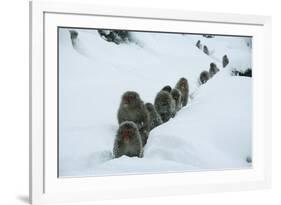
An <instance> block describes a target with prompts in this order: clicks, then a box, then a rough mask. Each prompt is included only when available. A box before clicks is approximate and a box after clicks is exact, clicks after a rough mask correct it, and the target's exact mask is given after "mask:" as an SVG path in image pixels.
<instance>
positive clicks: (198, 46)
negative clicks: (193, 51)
mask: <svg viewBox="0 0 281 205" xmlns="http://www.w3.org/2000/svg"><path fill="white" fill-rule="evenodd" d="M196 47H197V48H199V49H202V44H201V41H200V40H198V41H197V43H196Z"/></svg>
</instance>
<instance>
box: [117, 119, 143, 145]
mask: <svg viewBox="0 0 281 205" xmlns="http://www.w3.org/2000/svg"><path fill="white" fill-rule="evenodd" d="M136 132H138V128H137V125H136V124H135V123H134V122H132V121H124V122H122V123H121V124H120V127H119V130H118V136H119V139H120V140H121V141H122V142H123V143H124V144H129V143H131V142H132V141H133V140H134V136H135V134H136Z"/></svg>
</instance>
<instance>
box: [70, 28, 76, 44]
mask: <svg viewBox="0 0 281 205" xmlns="http://www.w3.org/2000/svg"><path fill="white" fill-rule="evenodd" d="M69 33H70V39H71V43H72V45H73V46H74V45H75V44H76V41H77V37H78V32H77V31H75V30H69Z"/></svg>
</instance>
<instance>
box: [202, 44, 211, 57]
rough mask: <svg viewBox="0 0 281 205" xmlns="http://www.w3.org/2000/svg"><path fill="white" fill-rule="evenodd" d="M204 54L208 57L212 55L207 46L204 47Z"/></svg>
mask: <svg viewBox="0 0 281 205" xmlns="http://www.w3.org/2000/svg"><path fill="white" fill-rule="evenodd" d="M203 52H204V53H205V54H207V55H210V52H209V49H208V47H207V46H206V45H204V46H203Z"/></svg>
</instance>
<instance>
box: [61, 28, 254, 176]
mask: <svg viewBox="0 0 281 205" xmlns="http://www.w3.org/2000/svg"><path fill="white" fill-rule="evenodd" d="M76 31H77V32H78V39H77V40H76V41H75V42H74V44H72V42H71V40H70V35H69V31H68V29H62V28H61V29H60V31H59V175H60V176H61V177H70V176H101V175H118V174H143V173H159V172H183V171H199V170H221V169H241V168H250V167H251V164H249V163H247V162H246V158H247V157H252V156H251V153H252V150H251V136H252V134H251V130H252V127H251V123H252V119H251V116H252V113H251V111H252V109H251V107H252V101H251V100H252V96H251V93H252V80H251V78H247V77H237V76H236V77H234V76H230V71H231V69H233V68H239V69H243V70H246V69H247V68H248V67H251V49H250V48H249V47H247V45H246V42H247V41H249V40H250V39H249V38H246V37H224V36H215V37H214V38H210V39H207V38H204V37H202V35H187V34H185V35H182V34H167V33H147V32H133V33H132V38H133V40H134V42H132V43H127V44H119V45H116V44H114V43H110V42H107V41H105V40H104V39H102V38H101V37H100V36H99V35H98V33H97V31H96V30H85V29H76ZM197 40H201V43H202V44H203V45H207V46H208V47H209V50H210V51H211V55H210V56H208V55H206V54H204V53H203V51H202V50H200V49H198V48H197V47H195V44H196V42H197ZM224 54H227V55H228V57H229V59H230V64H229V65H228V66H227V67H226V68H224V69H223V68H222V67H221V58H222V56H223V55H224ZM211 62H215V63H216V64H217V65H218V66H219V68H220V69H221V71H220V72H219V73H218V74H217V75H215V76H214V77H213V78H212V79H211V80H209V81H208V82H207V83H206V84H204V85H202V86H200V87H198V77H199V74H200V72H201V71H202V70H208V69H209V64H210V63H211ZM182 76H184V77H186V78H187V79H188V81H189V84H190V89H191V93H192V99H190V100H189V104H188V106H186V107H184V108H183V109H181V110H180V111H179V112H178V113H177V115H176V117H175V118H173V119H171V120H170V121H168V122H167V123H165V124H163V125H161V126H159V127H157V128H155V129H154V130H152V131H151V133H150V136H149V139H148V142H147V144H146V146H145V148H144V157H143V158H137V157H132V158H130V157H127V156H122V157H120V158H118V159H112V149H113V143H114V138H115V133H116V131H117V129H118V122H117V109H118V107H119V103H120V98H121V95H122V94H123V93H124V92H125V91H127V90H134V91H137V92H138V93H140V96H141V98H142V99H143V101H144V102H152V103H153V102H154V98H155V95H156V93H157V92H158V91H159V90H160V89H161V88H162V87H164V86H165V85H168V84H169V85H171V86H174V85H175V84H176V82H177V80H178V79H179V78H180V77H182Z"/></svg>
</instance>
